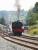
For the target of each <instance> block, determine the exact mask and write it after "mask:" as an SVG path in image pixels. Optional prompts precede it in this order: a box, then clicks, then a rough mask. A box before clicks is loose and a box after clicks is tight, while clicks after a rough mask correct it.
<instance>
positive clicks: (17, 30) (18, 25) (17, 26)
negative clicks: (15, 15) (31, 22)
mask: <svg viewBox="0 0 38 50" xmlns="http://www.w3.org/2000/svg"><path fill="white" fill-rule="evenodd" d="M22 26H23V24H22V22H20V21H15V22H12V32H13V35H14V36H21V35H22V32H23V31H24V29H23V28H22Z"/></svg>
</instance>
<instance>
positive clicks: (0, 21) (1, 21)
mask: <svg viewBox="0 0 38 50" xmlns="http://www.w3.org/2000/svg"><path fill="white" fill-rule="evenodd" d="M0 24H2V25H5V20H4V17H2V18H1V19H0Z"/></svg>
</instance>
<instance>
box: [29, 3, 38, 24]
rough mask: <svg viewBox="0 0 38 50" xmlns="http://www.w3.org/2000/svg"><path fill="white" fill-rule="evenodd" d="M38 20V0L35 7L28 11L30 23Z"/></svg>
mask: <svg viewBox="0 0 38 50" xmlns="http://www.w3.org/2000/svg"><path fill="white" fill-rule="evenodd" d="M37 20H38V2H36V4H35V7H34V8H33V9H30V10H29V11H28V23H29V25H34V24H36V21H37Z"/></svg>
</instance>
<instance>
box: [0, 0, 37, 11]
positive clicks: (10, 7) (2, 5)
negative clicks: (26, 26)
mask: <svg viewBox="0 0 38 50" xmlns="http://www.w3.org/2000/svg"><path fill="white" fill-rule="evenodd" d="M19 1H20V6H21V9H24V10H29V9H30V8H32V7H34V4H35V3H36V2H38V0H19ZM0 10H7V11H14V10H16V7H15V0H0Z"/></svg>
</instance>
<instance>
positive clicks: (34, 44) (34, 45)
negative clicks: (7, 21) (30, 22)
mask: <svg viewBox="0 0 38 50" xmlns="http://www.w3.org/2000/svg"><path fill="white" fill-rule="evenodd" d="M1 37H2V38H4V39H6V40H8V41H10V42H13V43H16V44H19V45H21V46H24V47H28V48H31V49H33V50H38V41H37V40H32V39H31V37H30V38H29V37H28V38H27V37H26V36H25V37H24V35H23V36H20V37H18V36H9V35H8V34H7V33H4V32H3V33H2V35H1Z"/></svg>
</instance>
